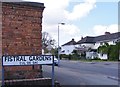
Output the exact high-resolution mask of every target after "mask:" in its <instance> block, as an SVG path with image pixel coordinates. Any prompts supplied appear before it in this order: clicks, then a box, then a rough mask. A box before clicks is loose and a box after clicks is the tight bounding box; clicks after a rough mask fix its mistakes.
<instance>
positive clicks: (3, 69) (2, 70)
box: [2, 61, 5, 87]
mask: <svg viewBox="0 0 120 87" xmlns="http://www.w3.org/2000/svg"><path fill="white" fill-rule="evenodd" d="M4 85H5V83H4V67H3V61H2V87H4Z"/></svg>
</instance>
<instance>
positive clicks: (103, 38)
mask: <svg viewBox="0 0 120 87" xmlns="http://www.w3.org/2000/svg"><path fill="white" fill-rule="evenodd" d="M119 40H120V32H117V33H112V34H111V33H109V32H105V35H100V36H96V37H91V36H87V37H85V38H83V39H81V40H79V41H78V42H77V44H78V45H79V46H82V47H83V46H84V47H87V48H88V49H91V51H88V52H86V57H87V58H91V59H93V58H94V57H98V58H100V59H107V54H102V55H101V54H100V53H97V49H98V47H99V46H102V45H104V44H105V43H108V44H109V45H115V44H116V42H117V41H119ZM96 53H97V54H98V55H96ZM94 54H95V55H94Z"/></svg>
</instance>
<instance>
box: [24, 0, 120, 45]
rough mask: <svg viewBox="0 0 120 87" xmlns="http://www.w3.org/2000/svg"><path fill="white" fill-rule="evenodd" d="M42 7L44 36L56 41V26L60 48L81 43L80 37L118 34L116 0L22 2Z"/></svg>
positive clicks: (37, 0) (36, 0)
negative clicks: (73, 43) (37, 3)
mask: <svg viewBox="0 0 120 87" xmlns="http://www.w3.org/2000/svg"><path fill="white" fill-rule="evenodd" d="M24 1H33V2H41V3H44V5H45V9H44V12H43V30H42V31H43V32H44V31H46V32H48V33H49V34H50V35H51V36H52V38H54V39H55V40H56V41H57V38H58V23H61V22H64V23H65V25H59V26H60V27H59V29H60V45H62V44H64V43H66V42H68V41H70V40H71V39H72V38H74V39H75V41H78V40H80V39H81V36H83V37H85V36H98V35H103V34H104V32H106V31H108V32H111V33H114V32H118V1H119V0H24Z"/></svg>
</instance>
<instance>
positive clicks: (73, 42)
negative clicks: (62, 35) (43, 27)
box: [62, 39, 76, 46]
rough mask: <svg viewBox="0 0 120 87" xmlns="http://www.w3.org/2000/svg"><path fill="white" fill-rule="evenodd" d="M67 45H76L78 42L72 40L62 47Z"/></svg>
mask: <svg viewBox="0 0 120 87" xmlns="http://www.w3.org/2000/svg"><path fill="white" fill-rule="evenodd" d="M65 45H76V42H75V41H74V39H72V40H71V41H69V42H67V43H65V44H63V45H62V46H65Z"/></svg>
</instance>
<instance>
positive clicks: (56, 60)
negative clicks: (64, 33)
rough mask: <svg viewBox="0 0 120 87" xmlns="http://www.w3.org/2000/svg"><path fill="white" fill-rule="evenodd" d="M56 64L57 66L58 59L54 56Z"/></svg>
mask: <svg viewBox="0 0 120 87" xmlns="http://www.w3.org/2000/svg"><path fill="white" fill-rule="evenodd" d="M54 64H55V66H58V59H57V58H56V57H55V56H54Z"/></svg>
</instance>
